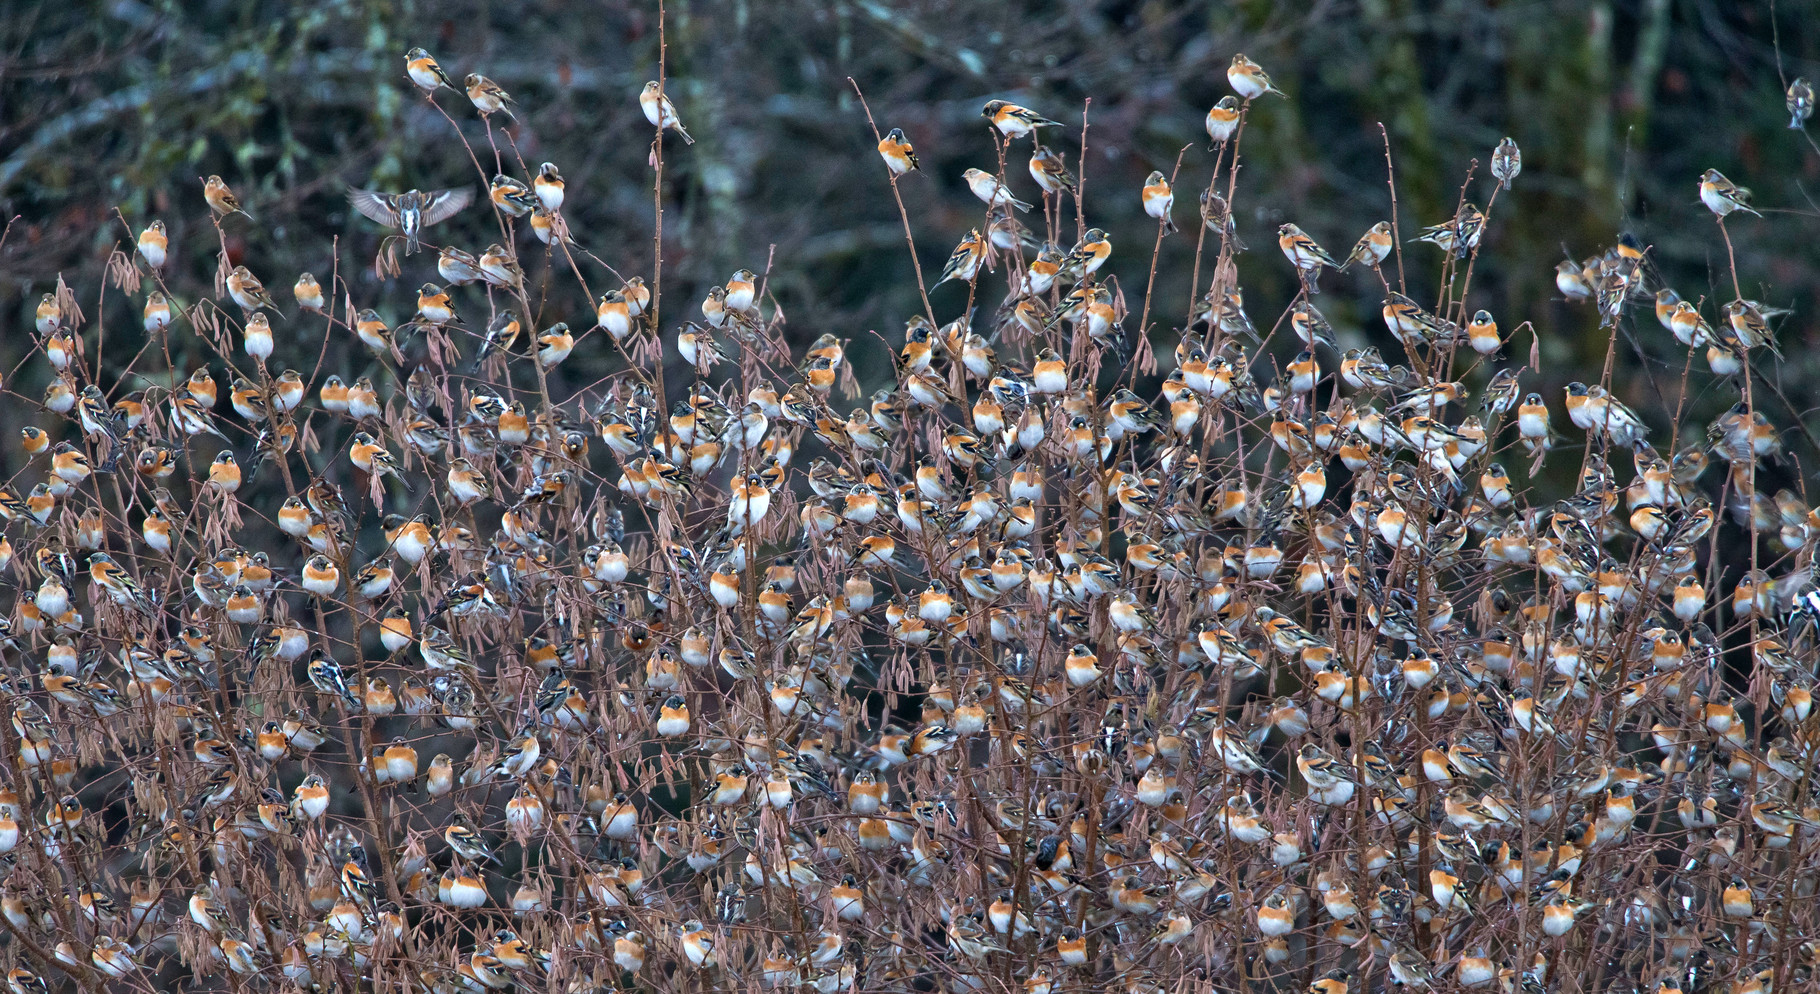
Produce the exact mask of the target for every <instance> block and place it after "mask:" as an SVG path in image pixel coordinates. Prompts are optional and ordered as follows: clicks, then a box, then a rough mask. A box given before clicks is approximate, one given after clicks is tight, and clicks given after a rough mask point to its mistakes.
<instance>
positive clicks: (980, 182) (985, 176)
mask: <svg viewBox="0 0 1820 994" xmlns="http://www.w3.org/2000/svg"><path fill="white" fill-rule="evenodd" d="M961 178H962V179H963V180H966V182H967V189H969V190H972V191H973V195H974V196H976V197H978V198H979V199H980V202H981V203H983V204H985V205H987V206H988V207H997V206H1000V205H1008V206H1010V207H1013V208H1016V209H1017V210H1020V211H1027V210H1029V209H1030V205H1029V204H1027V203H1025V202H1024V201H1022V200H1019V199H1017V198H1016V197H1014V196H1012V195H1011V188H1010V187H1009V186H1006V185H1005V184H1003V183H1000V182H999V180H998V177H997V176H994V175H992V174H991V173H989V172H986V171H985V170H984V169H971V168H970V169H968V170H967V171H966V172H964V173H962V174H961Z"/></svg>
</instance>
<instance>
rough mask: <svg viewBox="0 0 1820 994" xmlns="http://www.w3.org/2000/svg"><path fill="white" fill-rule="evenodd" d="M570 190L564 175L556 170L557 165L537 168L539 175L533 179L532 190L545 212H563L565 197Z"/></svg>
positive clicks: (550, 163) (546, 164) (547, 164)
mask: <svg viewBox="0 0 1820 994" xmlns="http://www.w3.org/2000/svg"><path fill="white" fill-rule="evenodd" d="M567 189H568V184H567V183H566V182H564V180H563V178H562V173H560V172H558V171H557V169H556V163H554V162H546V163H544V164H543V165H541V166H538V167H537V175H536V176H534V177H532V178H531V190H532V192H534V193H536V194H537V200H538V202H539V203H541V204H543V207H544V210H547V211H550V212H552V213H554V212H556V211H560V210H562V202H563V197H564V196H565V193H566V191H567Z"/></svg>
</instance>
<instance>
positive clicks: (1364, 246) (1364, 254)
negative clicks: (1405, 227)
mask: <svg viewBox="0 0 1820 994" xmlns="http://www.w3.org/2000/svg"><path fill="white" fill-rule="evenodd" d="M1392 247H1393V246H1392V241H1391V235H1390V222H1389V221H1379V222H1378V223H1377V224H1374V225H1372V226H1371V229H1370V230H1368V231H1366V232H1365V234H1363V235H1361V236H1359V241H1358V244H1356V245H1354V246H1353V247H1352V254H1351V255H1348V256H1347V257H1346V262H1345V263H1344V264H1342V265H1341V266H1340V269H1342V270H1344V269H1346V267H1347V266H1350V265H1352V264H1353V263H1355V262H1357V263H1362V264H1364V265H1365V266H1366V267H1368V268H1370V269H1373V270H1375V269H1377V268H1378V267H1379V266H1380V265H1382V264H1383V262H1384V257H1385V256H1388V255H1389V254H1390V250H1391V248H1392Z"/></svg>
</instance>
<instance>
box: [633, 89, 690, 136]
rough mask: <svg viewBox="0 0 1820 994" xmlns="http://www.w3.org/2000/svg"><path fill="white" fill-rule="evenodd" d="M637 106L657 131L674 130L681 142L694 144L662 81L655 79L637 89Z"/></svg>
mask: <svg viewBox="0 0 1820 994" xmlns="http://www.w3.org/2000/svg"><path fill="white" fill-rule="evenodd" d="M638 106H639V108H640V109H642V110H643V111H644V112H645V120H647V121H649V122H651V126H652V127H654V128H656V129H657V130H658V131H659V132H662V131H665V130H670V131H674V132H676V133H677V134H678V135H680V136H682V140H683V144H685V145H693V144H695V139H694V138H691V137H689V132H688V129H686V128H684V127H683V125H682V120H681V119H680V118H678V117H677V116H676V105H675V104H674V103H671V102H670V95H669V94H668V93H665V92H664V87H663V84H662V83H659V82H658V81H657V80H651V81H650V82H648V83H646V84H645V87H644V89H642V90H640V91H638Z"/></svg>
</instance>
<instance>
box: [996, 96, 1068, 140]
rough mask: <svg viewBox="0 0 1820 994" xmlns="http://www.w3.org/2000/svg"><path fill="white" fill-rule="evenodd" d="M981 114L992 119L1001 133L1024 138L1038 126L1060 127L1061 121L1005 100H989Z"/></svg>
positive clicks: (1006, 135)
mask: <svg viewBox="0 0 1820 994" xmlns="http://www.w3.org/2000/svg"><path fill="white" fill-rule="evenodd" d="M980 116H981V117H983V118H985V119H987V120H989V121H991V122H992V126H993V127H995V128H997V129H998V130H999V134H1002V135H1004V136H1005V137H1007V138H1022V137H1024V136H1025V135H1027V134H1029V133H1031V132H1032V131H1035V130H1036V129H1038V128H1059V127H1061V126H1062V124H1061V122H1060V121H1051V120H1049V119H1048V118H1046V117H1043V116H1041V115H1039V114H1038V113H1037V112H1036V111H1033V110H1031V109H1030V108H1028V107H1019V106H1018V105H1017V104H1014V103H1010V102H1007V101H1004V100H988V101H987V102H986V106H985V107H983V108H981V110H980Z"/></svg>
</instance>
